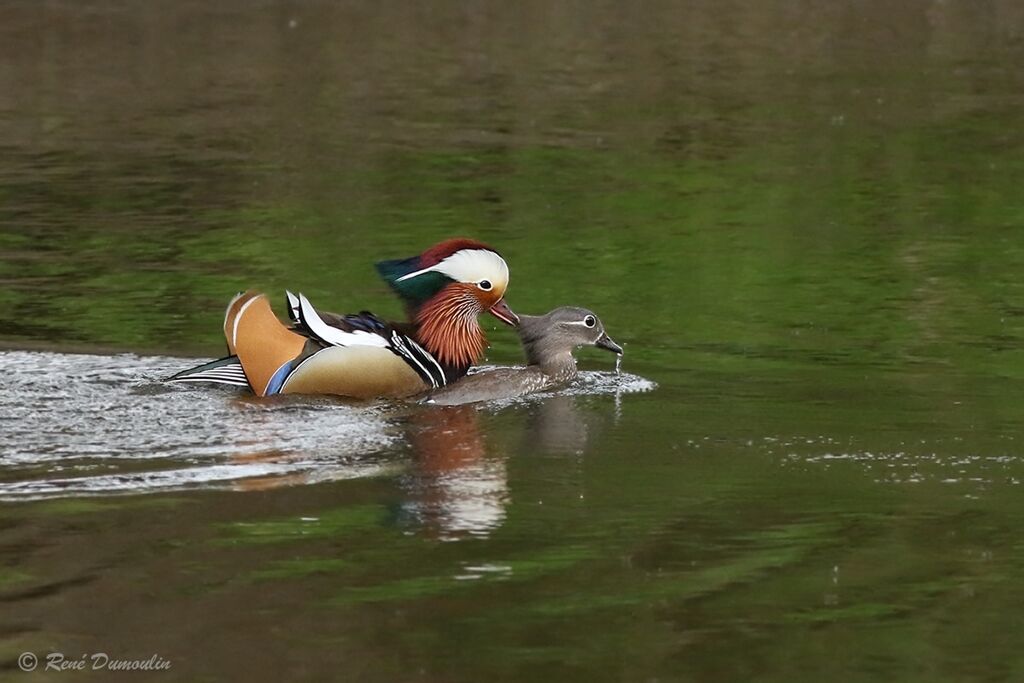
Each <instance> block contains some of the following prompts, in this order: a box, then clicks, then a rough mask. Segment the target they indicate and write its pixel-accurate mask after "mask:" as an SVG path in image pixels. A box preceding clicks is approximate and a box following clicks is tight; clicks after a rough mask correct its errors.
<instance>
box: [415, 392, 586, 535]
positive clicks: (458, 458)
mask: <svg viewBox="0 0 1024 683" xmlns="http://www.w3.org/2000/svg"><path fill="white" fill-rule="evenodd" d="M508 417H513V418H514V419H515V423H516V426H517V428H516V429H513V430H512V431H511V433H510V432H509V430H508V429H501V430H495V429H493V428H492V425H489V424H488V423H489V422H491V421H492V420H495V419H499V418H498V416H497V415H495V414H493V413H490V412H488V411H486V410H481V409H480V408H478V407H476V406H437V407H435V406H424V407H423V409H422V410H420V411H417V412H416V413H414V414H413V415H412V416H410V420H409V426H408V439H409V443H410V445H411V447H412V449H413V465H412V467H411V468H410V470H409V471H408V473H407V474H405V475H404V476H402V477H401V478H400V482H401V486H402V489H403V493H404V496H405V499H404V500H403V501H402V502H401V504H400V511H399V522H400V523H401V524H403V525H406V526H413V527H416V528H418V529H420V530H421V531H422V532H423V533H425V534H427V535H429V536H431V537H435V538H438V539H441V540H458V539H462V538H468V537H481V536H486V535H488V534H490V533H491V532H492V531H494V530H495V529H497V528H498V527H500V526H501V525H502V523H503V522H504V521H505V517H506V508H507V506H508V503H509V501H510V497H511V494H510V490H511V489H510V485H509V475H508V453H509V452H520V453H524V452H525V453H534V454H573V455H581V454H583V453H584V452H585V450H586V447H587V443H588V441H589V439H590V437H591V436H592V435H593V434H594V433H595V432H596V431H597V430H596V429H594V428H593V427H594V425H591V424H590V422H591V420H590V419H589V416H588V415H587V414H585V413H583V412H582V411H581V410H580V409H579V408H578V406H577V405H576V400H575V399H574V398H573V397H570V396H552V397H548V398H545V399H543V400H539V401H536V402H531V403H530V404H527V405H523V406H520V407H518V408H517V409H516V410H512V411H503V412H502V414H501V419H506V418H508ZM481 422H483V423H484V424H483V425H481ZM485 433H486V436H485ZM523 443H525V444H526V447H525V448H522V447H521V445H522V444H523ZM506 444H508V448H507V449H506V447H505V445H506Z"/></svg>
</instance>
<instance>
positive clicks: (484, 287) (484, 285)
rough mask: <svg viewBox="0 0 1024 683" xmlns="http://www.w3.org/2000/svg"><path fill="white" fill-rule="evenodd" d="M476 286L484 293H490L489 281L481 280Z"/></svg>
mask: <svg viewBox="0 0 1024 683" xmlns="http://www.w3.org/2000/svg"><path fill="white" fill-rule="evenodd" d="M476 286H477V287H479V288H480V289H482V290H484V291H485V292H489V291H491V281H490V280H481V281H480V282H478V283H476Z"/></svg>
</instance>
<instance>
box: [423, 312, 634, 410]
mask: <svg viewBox="0 0 1024 683" xmlns="http://www.w3.org/2000/svg"><path fill="white" fill-rule="evenodd" d="M518 332H519V339H520V341H522V343H523V350H524V351H525V352H526V362H527V366H526V367H525V368H494V369H491V370H482V371H480V372H477V373H475V374H472V375H469V376H468V377H465V378H463V379H461V380H459V381H458V382H457V383H455V384H453V385H450V386H447V387H442V388H440V389H439V390H438V391H436V392H434V393H433V394H431V395H430V398H429V399H428V402H430V403H436V404H438V405H459V404H463V403H474V402H476V401H487V400H495V399H502V398H514V397H516V396H523V395H525V394H532V393H534V392H538V391H544V390H547V389H553V388H555V387H558V386H561V385H563V384H566V383H568V382H571V381H572V380H574V379H575V378H576V376H577V372H576V359H575V358H574V357H573V355H572V353H573V351H574V350H576V349H577V348H579V347H580V346H596V347H598V348H602V349H606V350H608V351H611V352H612V353H615V354H618V355H619V356H621V355H622V347H621V346H619V345H618V344H616V343H615V342H614V341H612V338H611V337H609V336H608V333H607V332H605V330H604V325H603V324H602V323H601V319H600V318H598V317H597V316H596V315H594V313H593V312H592V311H588V310H587V309H585V308H577V307H575V306H563V307H561V308H556V309H555V310H553V311H551V312H550V313H548V314H547V315H537V316H533V315H524V316H520V317H519V328H518Z"/></svg>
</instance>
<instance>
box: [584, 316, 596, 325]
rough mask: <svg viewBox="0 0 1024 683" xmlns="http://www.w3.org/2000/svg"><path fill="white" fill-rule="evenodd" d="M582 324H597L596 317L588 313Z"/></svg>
mask: <svg viewBox="0 0 1024 683" xmlns="http://www.w3.org/2000/svg"><path fill="white" fill-rule="evenodd" d="M583 324H584V325H586V326H587V327H593V326H594V325H596V324H597V318H595V317H594V316H592V315H588V316H587V317H586V318H584V319H583Z"/></svg>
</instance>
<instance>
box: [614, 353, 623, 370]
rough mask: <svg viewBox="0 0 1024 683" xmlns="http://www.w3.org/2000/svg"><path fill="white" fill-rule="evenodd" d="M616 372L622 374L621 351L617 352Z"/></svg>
mask: <svg viewBox="0 0 1024 683" xmlns="http://www.w3.org/2000/svg"><path fill="white" fill-rule="evenodd" d="M615 374H616V375H621V374H622V354H621V353H617V354H615Z"/></svg>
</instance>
